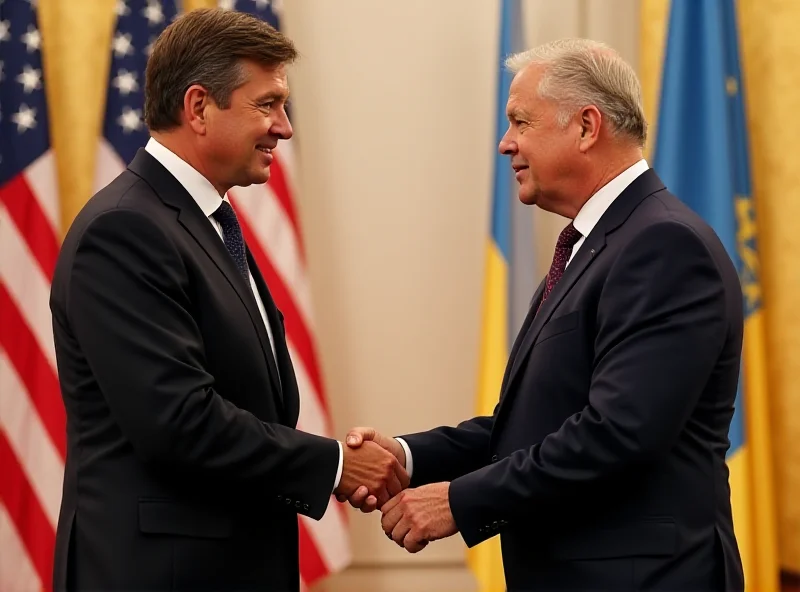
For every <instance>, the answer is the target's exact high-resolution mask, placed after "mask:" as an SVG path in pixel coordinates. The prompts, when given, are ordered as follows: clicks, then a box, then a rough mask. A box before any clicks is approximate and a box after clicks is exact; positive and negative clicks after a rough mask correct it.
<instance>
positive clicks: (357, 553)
mask: <svg viewBox="0 0 800 592" xmlns="http://www.w3.org/2000/svg"><path fill="white" fill-rule="evenodd" d="M283 4H284V10H285V25H286V29H287V32H288V33H289V34H290V36H291V37H292V38H294V39H295V41H296V42H297V44H298V46H299V48H300V50H301V52H302V54H303V56H304V57H303V59H302V60H301V61H300V62H299V63H298V64H297V66H295V68H294V70H293V73H292V77H291V85H292V92H293V96H294V99H293V100H294V109H295V112H294V116H295V124H296V125H295V127H296V133H297V138H298V140H299V142H298V144H299V150H300V154H299V160H300V166H301V172H300V176H299V177H300V183H301V188H300V189H301V193H302V195H301V218H302V222H303V225H304V228H305V233H306V241H307V250H308V258H309V266H310V272H311V276H312V280H313V294H314V298H315V308H316V317H317V326H318V335H319V342H320V348H321V356H322V364H323V369H324V373H325V378H326V382H327V386H328V393H329V398H330V401H331V407H332V412H333V417H334V422H335V427H336V430H337V432H338V434H339V435H340V436H342V435H343V434H344V433H345V431H346V430H347V429H348V428H349V427H351V426H352V425H357V424H367V425H374V426H376V427H377V428H379V429H380V430H382V431H384V432H386V433H390V434H398V433H403V432H407V431H413V430H420V429H425V428H427V427H431V426H434V425H439V424H444V423H449V424H452V423H455V422H457V421H459V420H461V419H464V418H466V417H468V416H470V414H471V410H472V403H473V396H474V392H475V386H474V385H475V379H476V372H477V370H476V361H477V351H478V341H477V339H478V321H479V313H480V286H481V275H480V274H481V270H482V266H483V246H484V239H485V236H486V229H487V224H488V206H489V198H490V184H491V163H492V157H493V154H494V150H495V147H494V145H493V142H494V140H493V136H494V129H493V121H494V109H495V105H494V103H495V77H496V72H495V64H496V59H497V57H496V55H497V49H496V46H497V28H498V27H497V25H498V4H499V3H498V2H497V1H496V0H491V1H490V0H436V1H431V0H406V1H404V2H388V1H383V2H375V1H374V0H339V1H337V2H333V1H331V0H291V1H286V0H285V1H284V3H283ZM637 5H638V3H637V1H636V0H583V1H581V0H559V1H558V2H556V1H554V0H527V1H526V2H525V10H526V13H525V21H526V32H527V38H528V44H531V45H532V44H536V43H540V42H543V41H547V40H550V39H554V38H557V37H563V36H587V37H592V38H595V39H599V40H603V41H606V42H608V43H610V44H611V45H613V46H614V47H616V48H617V49H619V50H620V51H621V52H622V54H623V55H624V56H625V57H626V58H628V59H630V60H632V62H633V63H634V64H636V61H635V60H636V57H637V54H638V46H637V42H638V13H637ZM564 223H565V222H564V221H563V220H562V219H558V218H557V217H555V216H547V215H537V216H536V233H537V245H536V246H535V249H536V252H537V254H538V265H539V269H540V270H541V271H542V273H544V270H546V268H547V267H548V266H549V261H550V257H551V256H552V248H553V245H554V243H555V238H556V236H557V235H558V232H559V231H560V229H561V227H562V226H563V224H564ZM350 517H351V525H352V537H353V546H354V563H353V567H351V568H350V569H348V570H347V571H346V572H345V573H343V574H341V575H338V576H335V577H333V578H331V579H330V580H329V581H328V582H326V583H325V584H324V585H322V586H319V587H318V589H319V590H326V591H328V592H336V591H339V590H375V591H390V590H410V589H413V590H416V591H425V590H464V591H466V590H470V589H474V584H473V583H472V579H471V577H470V575H469V572H467V570H466V569H465V567H464V545H463V543H462V541H461V539H460V538H458V537H454V538H452V539H449V540H446V541H442V542H437V543H435V544H433V545H431V546H430V547H428V548H427V549H426V550H425V551H424V552H422V553H420V554H418V555H416V556H411V555H408V554H407V553H406V552H405V551H403V550H401V549H399V548H398V547H396V546H395V545H394V544H393V543H391V542H389V541H388V540H387V539H386V538H385V536H384V535H383V534H382V531H381V530H380V527H379V516H378V515H362V514H360V513H358V512H355V511H351V512H350Z"/></svg>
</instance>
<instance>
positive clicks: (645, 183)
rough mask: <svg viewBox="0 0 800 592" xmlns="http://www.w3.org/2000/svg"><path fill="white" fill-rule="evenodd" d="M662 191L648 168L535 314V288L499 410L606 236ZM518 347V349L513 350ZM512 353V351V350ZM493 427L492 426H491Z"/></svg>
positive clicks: (597, 227)
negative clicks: (546, 329) (560, 306)
mask: <svg viewBox="0 0 800 592" xmlns="http://www.w3.org/2000/svg"><path fill="white" fill-rule="evenodd" d="M662 189H664V183H663V182H662V181H661V179H659V177H658V175H656V173H655V171H653V170H652V169H648V170H647V171H645V172H644V173H642V174H641V175H639V177H637V178H636V179H635V180H634V181H633V182H632V183H631V184H630V185H628V187H627V188H626V189H625V190H624V191H623V192H622V193H621V194H620V195H619V197H617V199H615V200H614V201H613V202H612V204H611V205H610V206H609V208H608V210H606V212H605V213H604V214H603V216H602V217H601V218H600V221H599V222H598V223H597V224H596V225H595V227H594V229H593V230H592V232H590V233H589V236H588V237H586V240H585V241H584V243H583V244H582V245H581V248H580V249H579V250H578V252H577V253H576V255H575V257H574V258H573V259H572V261H571V262H570V263H569V265H568V266H567V269H566V270H565V271H564V275H563V276H561V280H560V281H559V282H558V283H557V284H556V285H555V287H554V288H553V291H552V292H550V296H549V297H548V298H547V300H546V301H545V302H544V304H542V306H541V308H540V309H539V311H538V312H536V307H537V306H538V305H539V301H540V300H541V294H542V291H543V288H544V281H543V282H542V284H541V285H540V286H539V289H538V290H537V292H536V295H535V296H534V298H533V300H532V302H531V311H529V312H528V317H527V318H526V320H525V323H524V324H523V327H522V329H521V330H520V334H519V336H518V337H517V342H516V343H515V344H514V349H512V352H511V355H510V356H509V362H508V366H507V367H506V375H505V376H504V378H503V387H502V390H501V393H500V409H498V413H497V415H498V416H499V414H500V411H501V410H502V409H503V408H505V407H508V406H509V405H510V403H509V400H510V399H511V398H513V397H510V393H514V391H513V390H512V387H513V384H514V379H515V378H516V377H517V376H518V375H519V373H520V370H521V368H522V367H523V366H524V365H525V362H526V360H527V358H528V355H529V354H530V350H531V349H532V348H533V346H534V345H535V344H536V339H537V338H538V337H539V333H541V331H542V328H543V327H544V326H545V324H546V323H547V321H549V320H550V317H551V316H552V315H553V313H554V312H555V310H556V309H557V308H558V305H559V304H560V303H561V301H562V300H563V299H564V297H565V296H566V295H567V294H568V293H569V291H570V290H571V289H572V287H573V286H574V285H575V282H577V281H578V279H579V278H580V277H581V276H582V275H583V272H585V271H586V269H587V268H588V267H589V266H590V265H591V264H592V262H593V261H595V260H596V259H597V256H598V255H599V254H600V252H601V251H602V250H603V249H604V248H605V246H606V237H607V236H608V235H609V234H611V233H612V232H614V231H615V230H616V229H617V228H619V227H620V226H621V225H622V224H624V223H625V221H626V220H627V219H628V218H629V217H630V215H631V213H632V212H633V210H634V209H636V207H637V206H638V205H639V204H640V203H641V202H642V201H643V200H644V199H645V198H646V197H648V196H650V195H652V194H653V193H655V192H657V191H660V190H662ZM517 346H518V347H517ZM515 350H516V351H515ZM495 425H496V424H495Z"/></svg>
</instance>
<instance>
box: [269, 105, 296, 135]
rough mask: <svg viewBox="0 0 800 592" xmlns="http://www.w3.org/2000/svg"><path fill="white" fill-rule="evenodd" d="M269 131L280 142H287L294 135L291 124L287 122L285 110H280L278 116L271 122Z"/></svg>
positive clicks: (287, 117)
mask: <svg viewBox="0 0 800 592" xmlns="http://www.w3.org/2000/svg"><path fill="white" fill-rule="evenodd" d="M270 131H271V132H272V133H273V134H275V135H276V136H278V137H279V138H281V139H282V140H288V139H289V138H291V137H292V136H293V135H294V130H293V129H292V122H291V121H289V115H288V114H287V113H286V110H285V109H281V112H280V115H279V116H278V117H277V118H276V119H275V121H274V122H273V124H272V128H271V129H270Z"/></svg>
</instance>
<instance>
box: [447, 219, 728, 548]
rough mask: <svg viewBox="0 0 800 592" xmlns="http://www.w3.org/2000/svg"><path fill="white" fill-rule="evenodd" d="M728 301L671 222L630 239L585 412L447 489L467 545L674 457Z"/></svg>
mask: <svg viewBox="0 0 800 592" xmlns="http://www.w3.org/2000/svg"><path fill="white" fill-rule="evenodd" d="M736 287H737V288H738V285H737V286H736ZM740 296H741V292H740ZM726 297H727V296H726V292H725V286H724V282H723V279H722V275H721V273H720V270H719V269H718V267H717V265H716V262H715V260H714V259H713V257H712V255H711V254H710V252H709V251H708V248H707V247H706V245H705V243H704V242H703V241H702V239H701V238H700V237H699V236H698V235H697V234H696V233H695V231H694V230H692V229H691V228H689V227H687V226H686V225H683V224H681V223H678V222H672V221H670V222H664V223H660V224H658V225H655V226H652V227H650V228H648V229H647V230H646V231H645V232H642V233H641V234H640V235H639V236H638V237H636V238H634V239H633V241H632V244H630V245H629V246H628V247H627V248H626V249H625V250H624V252H623V253H622V254H621V255H620V257H619V259H618V260H617V261H616V262H615V264H614V265H613V266H612V268H611V269H610V271H609V275H608V278H607V280H606V283H605V285H604V288H603V292H602V294H601V296H600V301H599V305H598V312H597V329H596V334H595V343H594V346H595V365H594V370H593V374H592V380H591V385H590V390H589V404H588V405H587V406H586V407H585V408H584V409H583V410H582V411H581V412H579V413H577V414H575V415H573V416H572V417H570V418H568V419H567V420H566V421H565V422H564V423H563V425H562V426H561V427H560V428H559V430H558V431H556V432H554V433H552V434H549V435H548V436H546V437H545V438H544V439H543V441H542V442H541V443H538V444H536V445H534V446H532V447H530V448H528V449H521V450H517V451H516V452H514V453H513V454H511V455H510V456H509V457H507V458H504V459H503V460H501V461H500V462H497V463H494V464H492V465H490V466H487V467H485V468H483V469H479V470H477V471H475V472H473V473H470V474H469V475H466V476H464V477H461V478H459V479H456V480H454V481H453V482H452V483H451V485H450V505H451V509H452V511H453V515H454V517H455V519H456V523H457V524H458V526H459V529H460V531H461V533H462V536H463V538H464V541H465V542H466V543H467V545H468V546H473V545H476V544H478V543H479V542H481V541H483V540H484V539H486V538H489V536H491V535H493V534H495V533H496V532H497V530H496V529H494V530H493V529H491V528H487V525H491V524H495V523H499V524H501V525H504V524H507V523H509V522H512V521H513V520H514V519H515V518H516V517H522V516H527V517H528V518H530V517H531V516H535V515H536V513H537V512H548V511H552V508H555V507H568V506H564V505H563V503H562V504H561V505H558V504H556V503H555V502H557V501H558V502H563V501H564V500H570V499H575V500H579V499H580V495H581V493H585V492H587V491H590V486H592V485H595V484H598V483H600V482H601V481H602V480H605V479H607V478H610V477H613V476H614V475H615V474H618V473H619V472H621V471H624V470H626V469H629V468H631V467H632V466H634V465H637V464H640V463H646V462H648V461H649V460H652V459H655V458H657V457H658V456H660V455H664V454H666V453H667V452H668V451H669V450H670V448H671V447H672V445H673V444H674V443H675V442H676V440H677V438H678V437H679V434H680V432H681V430H682V429H683V427H684V425H685V423H686V421H687V419H688V418H689V416H690V414H691V413H692V410H693V409H694V407H695V406H696V404H697V401H698V399H699V397H700V394H701V393H702V391H703V388H704V386H705V384H706V383H707V381H708V379H709V377H710V375H711V373H712V370H713V368H714V366H715V363H716V361H717V359H718V357H719V355H720V353H721V351H722V348H723V346H724V344H725V342H726V339H727V338H728V335H729V332H731V326H732V323H731V319H735V318H736V316H735V315H737V314H741V310H739V311H731V310H728V308H729V307H730V305H729V304H726ZM731 301H733V299H731V300H730V301H728V302H731ZM739 302H741V299H740V300H739ZM552 396H554V397H555V396H558V393H552Z"/></svg>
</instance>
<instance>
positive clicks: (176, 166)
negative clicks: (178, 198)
mask: <svg viewBox="0 0 800 592" xmlns="http://www.w3.org/2000/svg"><path fill="white" fill-rule="evenodd" d="M144 149H145V150H147V152H149V153H150V155H151V156H152V157H153V158H155V159H156V160H157V161H158V162H160V163H161V164H162V165H163V166H164V168H165V169H167V170H168V171H169V172H170V173H171V174H172V176H173V177H175V178H176V179H177V180H178V182H179V183H180V184H181V185H183V187H184V189H186V191H188V192H189V195H191V196H192V199H194V201H195V202H197V205H198V206H200V209H201V210H202V211H203V214H205V215H206V217H210V216H211V215H212V214H213V213H214V212H216V211H217V208H219V206H220V205H222V198H221V197H220V196H219V193H218V192H217V190H216V189H214V186H213V185H212V184H211V182H210V181H209V180H208V179H206V178H205V177H204V176H203V175H201V174H200V173H199V172H198V171H197V169H195V168H194V167H193V166H192V165H190V164H189V163H188V162H186V161H185V160H183V159H182V158H181V157H180V156H178V155H177V154H175V153H174V152H173V151H172V150H170V149H169V148H167V147H166V146H164V145H163V144H161V143H160V142H158V141H157V140H156V139H155V138H150V139H149V140H148V141H147V145H146V146H145V147H144ZM226 197H227V195H226Z"/></svg>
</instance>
